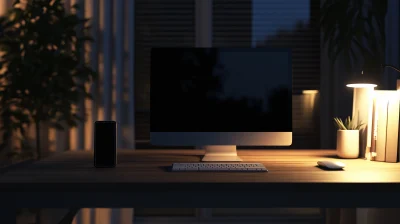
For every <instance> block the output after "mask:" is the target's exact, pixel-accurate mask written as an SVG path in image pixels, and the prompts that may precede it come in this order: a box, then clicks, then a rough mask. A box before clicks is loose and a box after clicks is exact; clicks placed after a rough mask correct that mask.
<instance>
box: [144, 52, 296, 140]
mask: <svg viewBox="0 0 400 224" xmlns="http://www.w3.org/2000/svg"><path fill="white" fill-rule="evenodd" d="M150 89H151V93H150V95H151V96H150V97H151V99H150V119H151V125H150V129H151V132H291V131H292V63H291V51H290V50H289V49H281V48H153V49H152V54H151V86H150Z"/></svg>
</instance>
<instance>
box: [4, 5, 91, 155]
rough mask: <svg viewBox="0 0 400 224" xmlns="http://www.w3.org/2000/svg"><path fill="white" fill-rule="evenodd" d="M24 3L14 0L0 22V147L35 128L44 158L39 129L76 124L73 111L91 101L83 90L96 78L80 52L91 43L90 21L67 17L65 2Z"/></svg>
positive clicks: (37, 146) (75, 112) (77, 118)
mask: <svg viewBox="0 0 400 224" xmlns="http://www.w3.org/2000/svg"><path fill="white" fill-rule="evenodd" d="M21 2H22V1H21ZM21 2H20V0H15V1H14V4H13V7H12V8H11V9H10V10H9V11H8V13H7V14H6V15H5V16H4V17H2V18H0V26H1V27H2V28H1V33H0V51H1V52H2V57H1V58H0V71H1V72H0V84H1V85H0V119H1V120H2V122H1V131H2V133H3V135H2V137H3V139H2V144H1V148H4V147H5V146H7V143H9V142H10V137H11V136H12V134H11V133H13V132H18V133H19V135H21V136H25V132H26V129H27V128H28V126H29V125H31V124H33V125H35V130H36V151H37V157H38V158H40V156H41V144H40V127H41V125H42V124H43V123H44V122H45V123H47V124H49V125H50V126H53V127H55V128H57V129H64V127H65V126H63V125H62V124H63V123H66V124H67V125H69V126H74V125H76V122H77V121H79V120H81V119H82V117H79V116H78V113H77V111H74V110H73V106H74V105H77V104H78V103H79V102H80V101H81V100H83V98H84V97H90V94H89V93H88V89H87V88H86V86H85V85H86V84H87V83H88V82H90V81H92V80H93V78H96V77H97V75H96V73H95V71H93V70H92V69H91V68H90V67H89V66H88V64H87V63H86V62H85V60H84V55H83V51H82V50H83V46H84V43H85V42H86V41H89V40H91V38H90V37H89V36H88V32H89V29H88V26H87V25H86V23H87V21H88V20H87V19H83V18H79V17H78V16H77V14H76V13H71V14H70V13H67V12H66V11H65V9H64V1H61V0H54V1H49V0H29V1H23V3H21ZM74 8H75V9H78V7H77V5H75V6H74Z"/></svg>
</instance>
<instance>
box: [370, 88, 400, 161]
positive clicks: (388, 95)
mask: <svg viewBox="0 0 400 224" xmlns="http://www.w3.org/2000/svg"><path fill="white" fill-rule="evenodd" d="M399 94H400V91H395V90H393V91H392V90H375V91H374V98H373V113H372V124H371V127H372V130H371V134H372V137H371V149H370V153H371V160H374V161H381V162H392V163H396V162H399V161H400V144H399V139H400V138H399V116H400V107H399V103H400V101H399V99H400V97H399V96H400V95H399Z"/></svg>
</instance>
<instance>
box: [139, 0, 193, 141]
mask: <svg viewBox="0 0 400 224" xmlns="http://www.w3.org/2000/svg"><path fill="white" fill-rule="evenodd" d="M194 15H195V1H194V0H135V106H136V119H135V120H136V126H135V129H136V140H137V142H140V141H143V140H144V141H148V140H149V138H150V135H149V133H150V126H149V122H150V113H149V110H150V50H151V48H152V47H194V46H195V20H194ZM166 75H167V74H166Z"/></svg>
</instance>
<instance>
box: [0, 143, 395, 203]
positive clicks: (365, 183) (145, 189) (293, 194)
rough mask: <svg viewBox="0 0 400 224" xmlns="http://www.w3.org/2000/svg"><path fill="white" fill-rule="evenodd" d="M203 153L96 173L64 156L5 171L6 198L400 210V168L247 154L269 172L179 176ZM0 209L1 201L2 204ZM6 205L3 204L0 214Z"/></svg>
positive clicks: (163, 153) (0, 181) (135, 161)
mask: <svg viewBox="0 0 400 224" xmlns="http://www.w3.org/2000/svg"><path fill="white" fill-rule="evenodd" d="M203 153H204V152H203V151H201V150H142V151H141V150H136V151H128V150H121V151H119V154H118V166H117V167H116V168H114V169H95V168H94V167H93V159H92V158H93V154H92V152H83V151H78V152H66V153H60V154H57V155H55V156H52V157H50V158H47V159H44V160H43V161H38V162H35V163H33V164H27V165H23V166H21V167H16V168H14V169H9V170H6V171H3V172H2V171H0V198H1V201H2V202H3V203H4V202H5V203H6V205H7V206H12V207H52V208H55V207H77V206H79V207H159V208H161V207H194V208H199V207H201V208H209V207H214V208H215V207H283V206H285V207H289V206H290V207H384V206H390V205H393V204H397V205H400V164H399V163H382V162H371V161H365V160H361V159H356V160H342V161H344V162H345V163H346V165H347V167H346V169H345V171H325V170H321V169H320V168H318V167H316V164H317V161H318V160H327V159H333V160H336V158H334V155H335V152H334V151H333V150H242V151H239V155H240V156H241V157H242V158H243V160H244V161H245V162H261V163H263V164H264V165H265V166H266V167H267V168H268V169H269V172H268V173H228V172H224V173H222V172H221V173H201V172H190V173H175V172H174V173H173V172H169V171H168V170H167V167H168V166H170V165H171V164H172V163H173V162H198V161H200V158H201V155H203ZM0 203H1V202H0ZM4 205H5V204H2V205H1V204H0V207H2V206H4Z"/></svg>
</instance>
